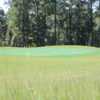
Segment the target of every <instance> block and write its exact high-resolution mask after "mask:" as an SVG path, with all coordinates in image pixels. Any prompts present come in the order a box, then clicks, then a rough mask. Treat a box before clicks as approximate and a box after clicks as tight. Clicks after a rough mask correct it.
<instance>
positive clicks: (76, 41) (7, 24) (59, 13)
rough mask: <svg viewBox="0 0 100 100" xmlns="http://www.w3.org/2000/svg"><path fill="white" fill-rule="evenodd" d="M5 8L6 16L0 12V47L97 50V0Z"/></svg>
mask: <svg viewBox="0 0 100 100" xmlns="http://www.w3.org/2000/svg"><path fill="white" fill-rule="evenodd" d="M94 4H96V5H97V6H96V8H94ZM7 5H9V6H10V8H9V10H8V12H7V13H6V14H5V13H4V10H3V9H0V46H10V47H11V46H12V47H33V46H45V45H89V46H96V47H100V0H9V1H8V2H7Z"/></svg>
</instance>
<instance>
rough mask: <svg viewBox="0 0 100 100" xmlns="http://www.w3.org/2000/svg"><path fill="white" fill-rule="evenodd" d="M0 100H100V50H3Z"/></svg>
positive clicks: (0, 60) (69, 48)
mask: <svg viewBox="0 0 100 100" xmlns="http://www.w3.org/2000/svg"><path fill="white" fill-rule="evenodd" d="M76 52H77V53H76ZM0 100H100V49H97V48H90V47H89V48H88V47H71V46H70V47H44V48H27V49H25V48H20V49H19V48H0Z"/></svg>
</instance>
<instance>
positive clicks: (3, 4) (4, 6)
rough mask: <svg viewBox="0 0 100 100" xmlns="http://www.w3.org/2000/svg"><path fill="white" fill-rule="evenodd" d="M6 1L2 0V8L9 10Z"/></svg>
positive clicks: (0, 6) (0, 1) (0, 4)
mask: <svg viewBox="0 0 100 100" xmlns="http://www.w3.org/2000/svg"><path fill="white" fill-rule="evenodd" d="M6 1H7V0H0V8H3V9H4V11H5V12H7V11H8V8H9V7H8V5H7V4H5V2H6Z"/></svg>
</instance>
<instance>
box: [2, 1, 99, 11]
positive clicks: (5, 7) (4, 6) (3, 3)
mask: <svg viewBox="0 0 100 100" xmlns="http://www.w3.org/2000/svg"><path fill="white" fill-rule="evenodd" d="M7 1H8V0H0V7H1V8H3V9H4V11H5V12H7V11H8V8H9V7H8V5H7V4H5V2H7ZM97 5H98V2H97V3H95V6H94V7H93V8H94V10H95V8H96V6H97Z"/></svg>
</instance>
